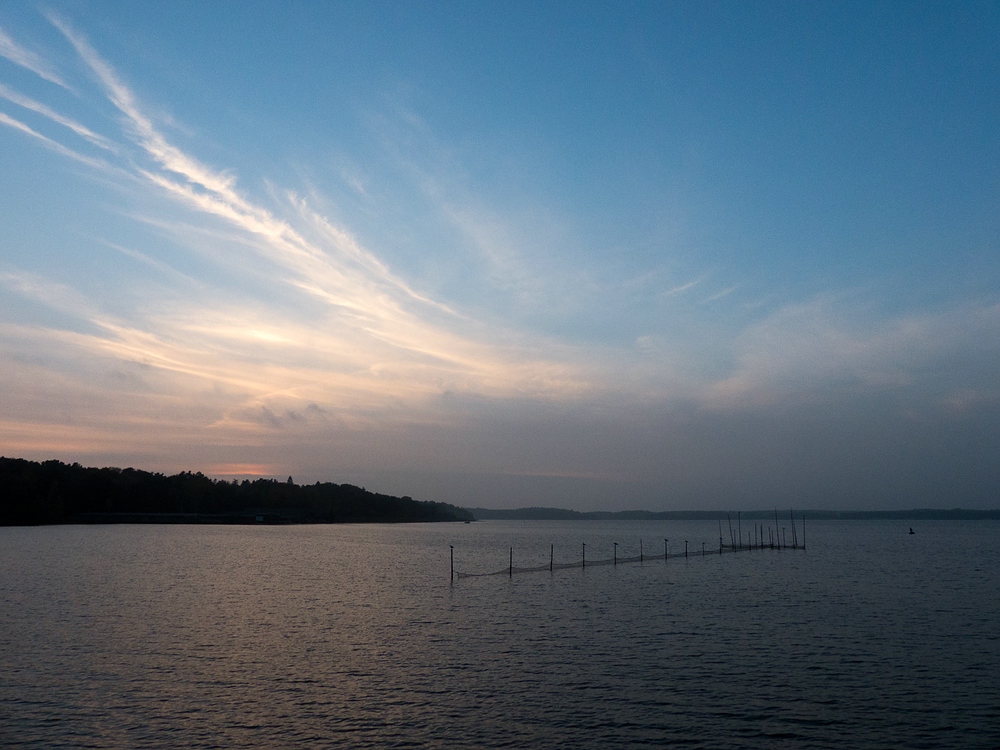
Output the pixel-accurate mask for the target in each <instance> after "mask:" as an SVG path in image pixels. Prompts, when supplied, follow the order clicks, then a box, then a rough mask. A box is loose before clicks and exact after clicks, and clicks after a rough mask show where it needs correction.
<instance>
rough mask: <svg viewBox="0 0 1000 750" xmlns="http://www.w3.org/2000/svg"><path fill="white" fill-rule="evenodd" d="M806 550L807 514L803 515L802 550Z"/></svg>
mask: <svg viewBox="0 0 1000 750" xmlns="http://www.w3.org/2000/svg"><path fill="white" fill-rule="evenodd" d="M805 548H806V514H805V513H803V514H802V549H805Z"/></svg>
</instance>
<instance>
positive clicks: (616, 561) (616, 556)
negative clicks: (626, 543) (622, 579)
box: [611, 542, 618, 565]
mask: <svg viewBox="0 0 1000 750" xmlns="http://www.w3.org/2000/svg"><path fill="white" fill-rule="evenodd" d="M611 543H612V544H613V545H615V565H617V564H618V542H611Z"/></svg>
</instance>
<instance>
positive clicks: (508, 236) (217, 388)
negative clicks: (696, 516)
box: [0, 0, 1000, 510]
mask: <svg viewBox="0 0 1000 750" xmlns="http://www.w3.org/2000/svg"><path fill="white" fill-rule="evenodd" d="M998 167H1000V6H998V5H997V4H996V3H990V2H981V3H976V2H955V3H919V2H905V3H904V2H894V3H880V2H863V3H850V2H842V3H841V2H838V3H798V2H789V3H778V2H775V3H750V2H738V3H737V2H719V3H680V2H679V3H671V2H654V3H623V2H614V3H589V2H572V3H570V2H562V3H528V2H488V3H487V2H473V3H457V2H456V3H431V2H428V3H403V2H389V3H385V2H341V3H305V2H281V3H279V2H249V1H246V2H212V3H205V2H184V1H180V2H171V3H133V2H121V3H119V2H89V1H87V0H63V1H56V2H49V3H45V4H42V5H31V4H29V3H5V2H0V196H2V200H0V454H4V455H7V456H19V457H25V458H33V459H46V458H58V459H61V460H65V461H80V462H81V463H84V464H86V465H102V466H103V465H117V466H124V465H131V466H137V467H140V468H145V469H151V470H157V471H165V472H175V471H180V470H200V471H203V472H205V473H207V474H211V475H213V476H220V477H243V476H256V475H263V476H278V477H281V478H284V477H285V476H287V475H292V476H294V477H295V480H296V481H298V482H304V481H306V482H312V481H317V480H319V481H336V482H345V481H347V482H352V483H355V484H360V485H364V486H367V487H368V488H369V489H375V490H379V491H383V492H389V493H393V494H409V495H412V496H414V497H416V498H418V499H425V500H445V501H448V502H454V503H458V504H460V505H486V506H495V507H518V506H523V505H557V506H562V507H572V508H577V509H580V510H592V509H610V510H618V509H626V508H645V509H650V510H669V509H695V508H707V509H715V508H737V507H740V508H756V507H771V506H772V505H779V506H780V507H788V506H790V505H793V506H794V507H797V508H813V507H829V508H899V507H927V506H933V507H955V506H962V507H997V506H998V505H1000V468H998V466H1000V461H998V460H997V459H998V456H1000V169H998Z"/></svg>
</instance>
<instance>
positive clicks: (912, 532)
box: [910, 526, 917, 534]
mask: <svg viewBox="0 0 1000 750" xmlns="http://www.w3.org/2000/svg"><path fill="white" fill-rule="evenodd" d="M910 533H911V534H916V533H917V532H915V531H914V530H913V527H912V526H911V527H910Z"/></svg>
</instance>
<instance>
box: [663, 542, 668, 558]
mask: <svg viewBox="0 0 1000 750" xmlns="http://www.w3.org/2000/svg"><path fill="white" fill-rule="evenodd" d="M666 559H667V540H666V539H664V540H663V560H664V561H666Z"/></svg>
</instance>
